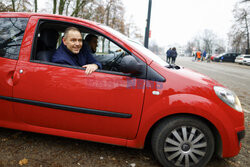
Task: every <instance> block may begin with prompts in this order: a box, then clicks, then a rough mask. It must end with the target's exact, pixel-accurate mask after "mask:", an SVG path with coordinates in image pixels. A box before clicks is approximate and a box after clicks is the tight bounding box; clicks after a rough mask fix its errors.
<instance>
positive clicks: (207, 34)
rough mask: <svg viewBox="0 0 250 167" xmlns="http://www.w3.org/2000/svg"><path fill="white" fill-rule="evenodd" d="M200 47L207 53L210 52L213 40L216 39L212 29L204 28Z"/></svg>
mask: <svg viewBox="0 0 250 167" xmlns="http://www.w3.org/2000/svg"><path fill="white" fill-rule="evenodd" d="M201 39H202V43H203V46H202V49H203V50H206V52H207V53H209V54H212V52H213V48H214V44H215V40H216V35H215V34H214V32H213V31H211V30H207V29H206V30H204V32H203V34H202V38H201Z"/></svg>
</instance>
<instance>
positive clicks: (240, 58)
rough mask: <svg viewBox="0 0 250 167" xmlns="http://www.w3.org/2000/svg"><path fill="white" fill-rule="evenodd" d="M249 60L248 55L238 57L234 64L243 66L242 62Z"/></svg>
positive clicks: (249, 56)
mask: <svg viewBox="0 0 250 167" xmlns="http://www.w3.org/2000/svg"><path fill="white" fill-rule="evenodd" d="M249 58H250V55H239V56H237V57H236V59H235V63H239V64H244V62H246V60H247V59H249Z"/></svg>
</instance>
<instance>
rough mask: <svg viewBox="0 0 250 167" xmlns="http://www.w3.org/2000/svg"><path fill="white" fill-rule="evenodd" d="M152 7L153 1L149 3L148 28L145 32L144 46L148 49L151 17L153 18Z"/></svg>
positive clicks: (150, 0)
mask: <svg viewBox="0 0 250 167" xmlns="http://www.w3.org/2000/svg"><path fill="white" fill-rule="evenodd" d="M151 6H152V0H149V1H148V18H147V26H146V31H145V39H144V46H145V47H146V48H148V39H149V31H150V16H151Z"/></svg>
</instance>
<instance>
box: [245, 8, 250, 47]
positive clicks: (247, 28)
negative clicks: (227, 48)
mask: <svg viewBox="0 0 250 167" xmlns="http://www.w3.org/2000/svg"><path fill="white" fill-rule="evenodd" d="M244 19H245V23H246V30H247V50H249V49H250V47H249V45H250V43H249V27H248V23H247V12H246V11H245V16H244Z"/></svg>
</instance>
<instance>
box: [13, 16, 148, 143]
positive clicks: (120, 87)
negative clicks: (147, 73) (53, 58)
mask: <svg viewBox="0 0 250 167" xmlns="http://www.w3.org/2000/svg"><path fill="white" fill-rule="evenodd" d="M38 19H39V18H37V17H32V18H31V19H30V22H32V23H37V22H38ZM66 21H67V23H71V22H69V21H68V20H64V22H63V23H62V24H65V22H66ZM78 24H79V23H78ZM58 26H60V25H58ZM29 33H30V34H29V35H27V36H33V34H35V27H29ZM29 46H31V45H29ZM30 53H31V51H30V52H28V53H22V54H23V55H21V56H24V58H23V59H22V60H20V61H19V62H18V65H17V69H16V71H17V73H18V74H17V77H18V80H19V81H18V83H17V84H16V85H15V86H14V97H15V99H16V101H17V103H15V112H16V113H17V114H18V117H20V118H21V119H22V120H23V121H24V122H25V123H27V124H30V125H34V126H39V127H46V128H52V129H61V130H67V131H74V132H83V133H88V134H96V135H101V136H109V137H119V138H129V139H132V138H134V137H135V136H136V133H137V129H138V126H139V121H140V116H141V112H142V105H143V98H144V93H145V86H144V85H145V81H144V80H143V79H138V78H132V77H129V76H128V75H126V74H123V73H120V72H110V71H103V70H99V71H97V72H94V73H92V74H91V75H86V74H85V70H84V69H83V68H80V67H73V66H66V65H60V64H53V63H48V62H40V61H36V60H32V61H30V59H26V56H25V55H26V54H30ZM137 84H140V85H141V86H140V88H139V89H137V88H136V87H135V86H136V85H137Z"/></svg>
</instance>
